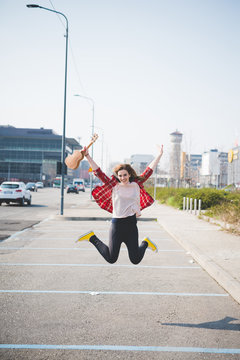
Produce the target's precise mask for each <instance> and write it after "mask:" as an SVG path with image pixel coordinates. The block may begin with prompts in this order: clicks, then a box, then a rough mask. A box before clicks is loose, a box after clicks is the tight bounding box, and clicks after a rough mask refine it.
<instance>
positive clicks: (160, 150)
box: [157, 145, 163, 156]
mask: <svg viewBox="0 0 240 360" xmlns="http://www.w3.org/2000/svg"><path fill="white" fill-rule="evenodd" d="M157 148H158V151H159V155H160V156H162V154H163V145H161V146H160V145H157Z"/></svg>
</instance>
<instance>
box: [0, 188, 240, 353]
mask: <svg viewBox="0 0 240 360" xmlns="http://www.w3.org/2000/svg"><path fill="white" fill-rule="evenodd" d="M35 195H37V197H35ZM58 195H59V192H58V189H43V192H42V194H40V192H38V193H36V194H34V198H35V204H36V205H35V207H34V201H33V206H31V207H27V206H26V207H23V208H20V207H18V208H17V207H16V206H2V207H1V209H0V210H1V212H2V211H3V210H4V209H5V211H7V212H8V218H9V216H10V214H11V211H13V212H14V214H15V215H14V216H15V217H16V218H20V214H22V217H21V219H22V220H24V219H26V216H28V218H30V219H31V220H32V221H33V220H34V221H36V220H37V221H38V222H39V221H40V222H39V223H38V224H37V225H34V226H33V227H31V228H29V229H28V230H25V231H22V232H21V231H20V232H18V233H16V234H15V235H14V234H13V235H12V237H10V238H8V239H6V240H5V241H2V242H1V244H0V246H1V249H0V269H1V287H0V299H1V309H2V311H1V315H0V319H1V325H2V326H1V344H2V345H1V348H0V357H1V359H4V360H5V359H33V358H34V359H113V358H117V359H167V360H168V359H201V360H202V359H239V356H240V340H239V332H240V320H239V319H240V309H239V305H238V304H237V303H236V302H235V301H234V300H233V299H232V298H231V296H229V294H228V293H226V292H225V291H224V290H223V289H222V288H221V287H220V286H219V285H218V284H217V283H216V282H215V281H214V280H213V279H212V278H211V277H210V276H209V275H208V274H207V273H206V272H205V271H204V270H203V269H202V268H201V267H200V266H199V265H198V264H197V263H196V262H195V261H194V260H193V258H192V257H191V255H190V254H188V253H187V252H186V251H185V249H183V248H182V247H181V246H180V245H179V244H178V243H177V242H176V241H175V240H174V239H173V237H171V236H170V235H169V233H168V232H167V231H165V230H164V229H163V227H162V226H161V225H160V224H159V223H157V222H156V221H153V220H150V219H149V218H146V219H145V221H139V222H138V227H139V234H140V236H139V237H140V239H142V238H143V237H145V236H146V235H147V236H149V237H150V238H151V239H152V240H153V241H154V242H156V243H157V245H158V247H159V252H158V253H157V254H154V253H152V252H151V251H147V252H146V256H145V258H144V259H143V261H142V262H141V263H140V264H139V265H137V266H136V265H132V264H131V263H130V261H129V259H128V254H127V251H126V248H125V247H124V246H122V249H121V254H120V258H119V260H118V262H117V263H116V264H114V265H110V264H108V263H106V262H105V261H104V260H103V259H102V258H101V256H100V255H99V254H98V253H97V251H96V250H95V248H93V246H92V245H91V244H90V243H88V242H83V243H78V244H76V243H75V240H76V239H77V237H78V235H79V234H81V233H84V232H86V231H88V230H91V229H93V230H94V231H95V233H96V234H97V235H98V236H99V237H100V238H101V239H103V240H104V239H105V240H106V241H107V238H108V229H109V225H110V222H109V220H106V219H105V218H102V219H98V220H92V219H91V216H92V214H93V212H94V214H95V212H96V211H98V210H97V209H96V208H95V204H93V203H90V202H89V193H86V194H79V195H76V194H69V197H68V196H66V197H65V200H66V208H67V209H69V210H71V213H73V212H74V211H75V214H76V215H79V213H80V212H81V214H83V213H84V214H85V217H87V216H89V219H88V220H84V221H80V220H79V221H74V220H72V221H71V220H68V221H67V220H65V221H61V220H59V218H57V217H56V218H52V217H51V214H57V213H58V205H59V199H58ZM34 198H33V199H34ZM44 199H45V200H44ZM47 199H48V200H47ZM44 201H45V205H44ZM31 208H32V212H29V209H31ZM41 209H42V210H43V213H44V216H42V215H40V213H41ZM5 211H3V213H4V214H5ZM21 211H23V212H22V213H21ZM66 212H67V211H66ZM99 214H102V211H101V210H100V212H99ZM6 219H7V217H6ZM142 220H144V219H142Z"/></svg>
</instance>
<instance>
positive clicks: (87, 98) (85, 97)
mask: <svg viewBox="0 0 240 360" xmlns="http://www.w3.org/2000/svg"><path fill="white" fill-rule="evenodd" d="M74 96H78V97H81V98H83V99H86V100H89V101H91V103H92V136H93V134H94V100H93V99H92V98H90V97H88V96H83V95H79V94H75V95H74ZM91 156H92V159H93V145H92V154H91ZM92 189H93V178H92V173H91V175H90V199H91V200H92Z"/></svg>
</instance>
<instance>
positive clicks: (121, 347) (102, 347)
mask: <svg viewBox="0 0 240 360" xmlns="http://www.w3.org/2000/svg"><path fill="white" fill-rule="evenodd" d="M0 349H34V350H105V351H106V350H109V351H150V352H182V353H208V354H240V349H228V348H203V347H176V346H124V345H43V344H0Z"/></svg>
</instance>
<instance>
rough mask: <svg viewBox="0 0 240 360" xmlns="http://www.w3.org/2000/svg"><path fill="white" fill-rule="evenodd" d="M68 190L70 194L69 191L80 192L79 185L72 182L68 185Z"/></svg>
mask: <svg viewBox="0 0 240 360" xmlns="http://www.w3.org/2000/svg"><path fill="white" fill-rule="evenodd" d="M66 190H67V194H69V193H75V194H78V193H79V190H78V187H77V186H75V185H72V184H69V185H68V186H67V187H66Z"/></svg>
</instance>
